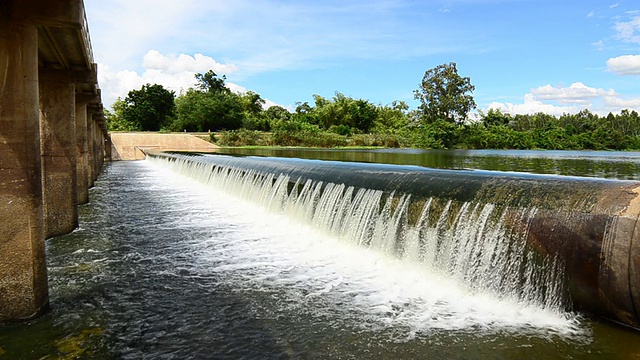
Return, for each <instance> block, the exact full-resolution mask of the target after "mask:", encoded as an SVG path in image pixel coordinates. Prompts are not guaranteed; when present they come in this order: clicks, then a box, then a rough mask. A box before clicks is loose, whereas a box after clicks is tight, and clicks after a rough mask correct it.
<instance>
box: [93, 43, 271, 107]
mask: <svg viewBox="0 0 640 360" xmlns="http://www.w3.org/2000/svg"><path fill="white" fill-rule="evenodd" d="M98 66H99V68H100V69H99V71H98V81H99V83H100V87H101V88H102V97H103V99H102V100H103V102H104V103H105V105H107V106H111V104H112V103H113V101H114V100H115V99H116V98H118V97H120V98H124V97H125V96H127V94H128V93H129V91H131V90H133V89H139V88H140V87H142V85H144V84H147V83H149V84H160V85H162V86H164V87H165V88H167V89H170V90H173V91H175V92H176V93H177V94H179V93H180V92H181V91H185V90H187V89H188V88H190V87H193V86H194V85H195V78H194V74H196V73H203V72H206V71H208V70H213V71H214V72H216V73H217V74H218V75H219V76H222V75H228V74H231V73H233V72H235V71H237V70H238V67H237V66H236V65H234V64H222V63H219V62H217V61H215V60H214V59H213V58H211V57H209V56H205V55H202V54H195V55H194V56H190V55H186V54H180V55H173V54H170V55H166V54H162V53H160V52H159V51H156V50H150V51H148V52H147V53H146V54H145V55H144V57H143V59H142V67H143V69H144V70H143V71H142V73H140V74H139V73H137V72H135V71H131V70H116V69H113V68H112V67H110V66H109V65H104V64H99V65H98ZM226 84H227V87H228V88H229V89H231V91H234V92H237V93H245V92H247V89H246V88H244V87H242V86H240V85H238V84H235V83H232V82H226ZM268 104H275V103H273V102H268Z"/></svg>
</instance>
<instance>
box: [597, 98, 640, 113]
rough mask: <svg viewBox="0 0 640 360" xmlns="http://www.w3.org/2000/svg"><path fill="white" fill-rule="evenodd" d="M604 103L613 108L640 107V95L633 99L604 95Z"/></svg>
mask: <svg viewBox="0 0 640 360" xmlns="http://www.w3.org/2000/svg"><path fill="white" fill-rule="evenodd" d="M604 101H605V103H606V104H607V106H608V107H610V108H614V109H620V110H622V109H636V110H638V109H640V97H637V98H635V99H621V98H619V97H613V96H612V97H605V98H604Z"/></svg>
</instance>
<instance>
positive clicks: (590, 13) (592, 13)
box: [587, 11, 596, 17]
mask: <svg viewBox="0 0 640 360" xmlns="http://www.w3.org/2000/svg"><path fill="white" fill-rule="evenodd" d="M594 16H596V13H595V12H593V11H591V12H589V13H588V14H587V17H594Z"/></svg>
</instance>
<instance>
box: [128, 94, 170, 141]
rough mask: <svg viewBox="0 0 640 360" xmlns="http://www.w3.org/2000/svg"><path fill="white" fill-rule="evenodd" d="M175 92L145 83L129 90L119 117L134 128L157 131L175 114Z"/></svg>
mask: <svg viewBox="0 0 640 360" xmlns="http://www.w3.org/2000/svg"><path fill="white" fill-rule="evenodd" d="M174 99H175V93H174V92H173V91H170V90H167V89H165V88H164V87H163V86H162V85H158V84H153V85H151V84H146V85H143V86H142V88H140V90H131V91H129V94H128V95H127V97H126V98H125V99H124V101H123V102H124V104H122V109H121V117H122V119H123V121H124V122H125V123H128V124H131V125H132V126H133V128H134V129H135V130H141V131H158V130H160V129H161V128H162V127H163V126H165V125H168V124H169V123H170V122H171V121H172V120H173V118H174V116H175V108H176V105H175V102H174Z"/></svg>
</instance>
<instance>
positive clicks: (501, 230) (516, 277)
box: [148, 156, 568, 310]
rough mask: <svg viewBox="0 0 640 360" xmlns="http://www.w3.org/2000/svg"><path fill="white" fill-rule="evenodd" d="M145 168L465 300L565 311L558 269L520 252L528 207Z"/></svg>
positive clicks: (241, 174) (204, 165) (202, 168)
mask: <svg viewBox="0 0 640 360" xmlns="http://www.w3.org/2000/svg"><path fill="white" fill-rule="evenodd" d="M148 161H151V162H154V163H161V164H162V165H163V166H165V167H169V168H170V169H171V170H172V171H174V172H176V173H179V174H182V175H184V176H187V177H190V178H192V179H194V180H197V181H199V182H201V183H203V184H206V185H208V186H211V187H213V188H215V189H217V190H220V191H223V192H226V193H229V194H232V195H234V196H237V197H238V198H241V199H244V200H247V201H249V202H252V203H254V204H255V205H257V206H260V207H263V208H265V209H267V210H268V211H270V212H275V213H279V214H283V215H285V216H287V217H290V218H293V219H295V220H296V221H299V222H302V223H305V224H308V225H311V226H313V227H314V228H315V229H317V230H318V231H322V232H325V233H328V234H331V235H332V236H333V237H335V238H338V239H340V241H344V242H348V243H351V244H353V245H354V246H361V247H367V248H371V249H375V250H376V251H380V252H383V253H385V254H387V255H389V256H394V257H397V258H399V259H402V260H403V261H411V262H415V263H418V264H420V265H422V266H424V267H425V268H427V269H428V270H429V271H433V272H437V273H438V274H440V275H444V276H446V277H449V278H452V279H454V280H455V281H457V282H458V283H459V284H461V285H462V286H464V287H466V288H467V289H468V290H469V291H471V292H476V293H490V294H492V295H493V296H495V297H497V298H499V299H509V300H512V301H517V302H522V303H526V304H532V305H535V306H539V307H542V308H545V309H549V310H563V309H565V308H566V307H567V306H568V305H567V299H566V295H565V293H566V286H565V284H564V278H565V276H564V273H563V268H564V266H563V263H562V261H560V260H559V259H558V258H557V257H553V256H550V255H541V254H540V253H538V252H535V251H533V250H532V249H531V248H530V247H528V246H527V243H526V238H527V229H528V226H527V224H528V222H529V220H530V219H531V218H532V217H533V216H534V215H535V213H536V211H537V210H536V208H535V207H532V208H512V207H509V206H498V205H496V204H492V203H482V202H480V201H468V202H464V201H457V200H451V199H449V200H443V199H439V198H435V197H428V198H426V199H425V198H420V197H417V196H412V194H406V193H398V192H394V191H391V192H385V191H382V190H377V189H368V188H357V187H355V186H347V185H345V184H341V183H332V182H323V181H318V180H313V179H302V178H291V177H290V175H288V174H285V173H281V174H274V173H264V172H261V171H259V170H253V169H249V170H248V169H244V168H238V167H232V166H220V165H216V164H213V163H209V162H206V161H200V157H194V156H149V157H148Z"/></svg>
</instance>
